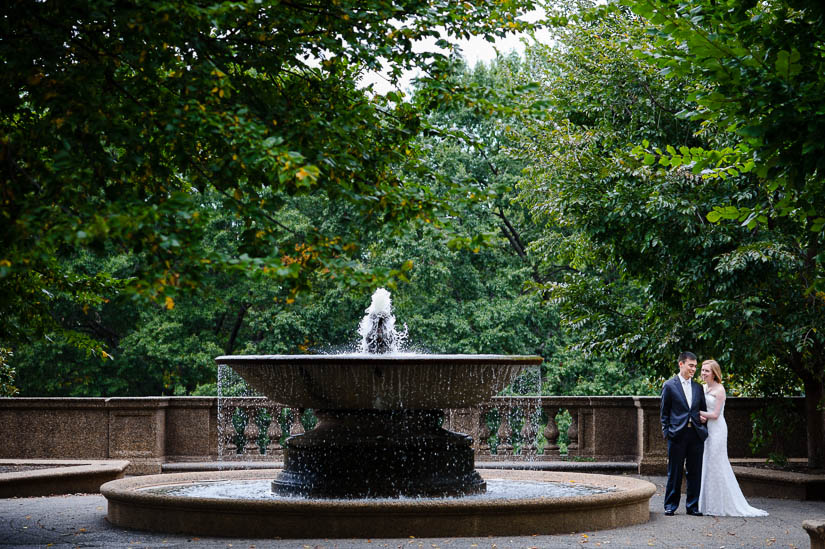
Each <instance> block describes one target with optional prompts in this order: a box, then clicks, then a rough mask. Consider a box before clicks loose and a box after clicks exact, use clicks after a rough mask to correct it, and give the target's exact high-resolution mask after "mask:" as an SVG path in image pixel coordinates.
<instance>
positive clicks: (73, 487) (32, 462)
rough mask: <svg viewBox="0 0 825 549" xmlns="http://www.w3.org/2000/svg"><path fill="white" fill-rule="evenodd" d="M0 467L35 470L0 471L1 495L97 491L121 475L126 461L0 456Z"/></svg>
mask: <svg viewBox="0 0 825 549" xmlns="http://www.w3.org/2000/svg"><path fill="white" fill-rule="evenodd" d="M2 466H37V467H38V468H37V469H30V470H24V471H12V472H8V473H0V498H13V497H40V496H54V495H61V494H78V493H84V494H96V493H99V492H100V486H101V485H102V484H104V483H106V482H109V481H110V480H115V479H119V478H123V476H124V472H125V470H126V468H127V467H128V466H129V462H128V461H125V460H65V459H64V460H55V459H26V460H21V459H18V460H15V459H0V467H2Z"/></svg>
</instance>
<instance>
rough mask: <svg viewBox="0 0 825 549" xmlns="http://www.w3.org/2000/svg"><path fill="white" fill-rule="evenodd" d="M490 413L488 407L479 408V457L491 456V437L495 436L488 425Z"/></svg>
mask: <svg viewBox="0 0 825 549" xmlns="http://www.w3.org/2000/svg"><path fill="white" fill-rule="evenodd" d="M489 413H490V408H489V407H487V406H480V407H479V414H478V440H477V441H476V443H477V450H476V452H477V455H479V456H489V455H490V454H491V452H490V437H491V436H492V435H493V432H492V431H491V430H490V426H489V425H487V414H489Z"/></svg>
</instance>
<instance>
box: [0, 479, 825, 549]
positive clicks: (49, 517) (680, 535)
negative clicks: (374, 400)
mask: <svg viewBox="0 0 825 549" xmlns="http://www.w3.org/2000/svg"><path fill="white" fill-rule="evenodd" d="M633 476H636V475H633ZM641 478H645V479H647V480H650V481H651V482H653V483H654V484H656V486H657V488H658V490H657V493H656V495H655V496H653V498H652V499H651V501H650V510H651V516H650V522H648V523H646V524H642V525H638V526H632V527H628V528H618V529H615V530H602V531H596V532H579V533H575V534H566V535H555V536H525V537H486V538H404V539H342V540H331V539H330V540H325V539H313V538H312V533H311V532H307V538H306V539H301V540H269V539H239V538H199V537H193V536H179V535H167V534H153V533H147V532H138V531H131V530H124V529H122V528H117V527H114V526H112V525H110V524H109V523H108V522H107V521H106V499H105V498H103V497H102V496H100V495H91V494H77V495H70V496H54V497H43V498H19V499H18V498H11V499H0V547H20V548H23V547H61V548H62V547H188V548H191V547H210V548H218V547H221V548H228V547H232V548H255V549H261V548H266V547H272V548H278V549H280V548H312V549H315V548H324V549H326V548H329V549H332V548H340V549H347V548H371V549H372V548H379V547H381V548H383V547H393V548H402V547H403V548H409V549H417V548H422V549H437V548H464V547H468V548H491V549H492V548H496V549H505V548H531V547H536V548H542V549H543V548H555V547H585V548H587V547H605V548H608V549H613V548H621V547H668V548H670V547H672V548H677V547H700V548H725V549H730V548H734V547H771V548H778V547H793V548H807V547H810V541H809V538H808V535H807V533H806V532H805V530H803V528H802V522H803V521H804V520H806V519H823V518H825V502H812V501H795V500H781V499H768V498H751V499H749V502H750V503H751V504H752V505H754V506H755V507H759V508H762V509H765V510H766V511H768V512H769V513H770V516H768V517H759V518H747V519H746V518H733V517H691V516H687V515H685V514H684V506H683V507H681V508H680V509H679V512H678V514H677V515H676V516H674V517H666V516H664V514H663V509H662V494H663V492H664V482H665V478H664V477H641ZM683 502H684V500H683Z"/></svg>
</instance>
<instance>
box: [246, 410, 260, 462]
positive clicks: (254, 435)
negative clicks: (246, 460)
mask: <svg viewBox="0 0 825 549" xmlns="http://www.w3.org/2000/svg"><path fill="white" fill-rule="evenodd" d="M258 410H259V409H258V408H257V407H253V406H246V407H244V410H243V411H244V413H245V414H246V427H245V428H244V430H243V436H244V438H245V439H246V445H245V446H244V449H243V453H244V456H248V455H250V454H256V453H259V452H260V450H259V449H258V433H259V431H260V430H259V429H258V424H257V422H256V421H255V420H256V419H257V417H258Z"/></svg>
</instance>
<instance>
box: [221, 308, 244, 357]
mask: <svg viewBox="0 0 825 549" xmlns="http://www.w3.org/2000/svg"><path fill="white" fill-rule="evenodd" d="M248 309H249V304H247V303H242V304H241V308H240V309H238V316H236V317H235V325H234V326H232V333H231V334H229V341H228V342H227V343H226V349H225V350H224V353H225V354H227V355H231V354H232V351H233V350H234V349H235V340H236V339H237V338H238V332H239V331H240V330H241V325H242V324H243V317H244V316H245V315H246V311H247V310H248Z"/></svg>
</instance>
